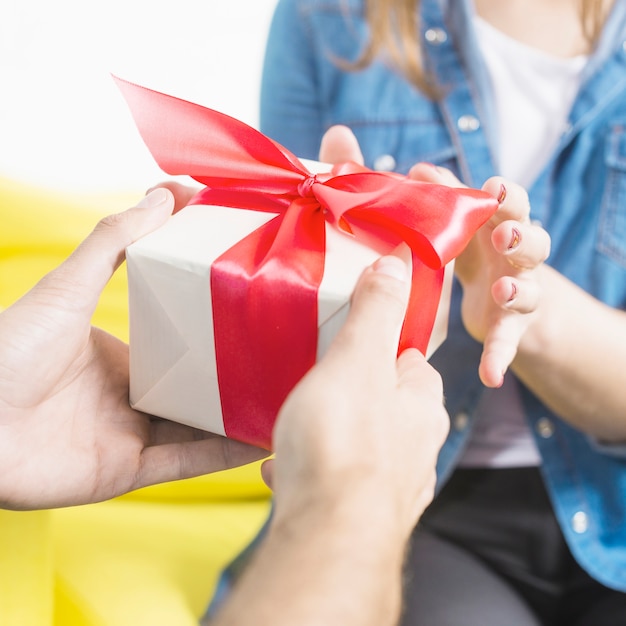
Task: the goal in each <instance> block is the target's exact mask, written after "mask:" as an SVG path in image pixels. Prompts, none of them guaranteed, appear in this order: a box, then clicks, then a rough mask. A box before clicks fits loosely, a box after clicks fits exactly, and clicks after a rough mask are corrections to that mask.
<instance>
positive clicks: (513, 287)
mask: <svg viewBox="0 0 626 626" xmlns="http://www.w3.org/2000/svg"><path fill="white" fill-rule="evenodd" d="M515 298H517V285H516V284H515V283H511V295H510V296H509V299H508V300H507V301H506V303H507V304H511V302H513V300H515Z"/></svg>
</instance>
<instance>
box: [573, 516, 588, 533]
mask: <svg viewBox="0 0 626 626" xmlns="http://www.w3.org/2000/svg"><path fill="white" fill-rule="evenodd" d="M588 527H589V520H588V518H587V514H586V513H585V512H584V511H577V512H576V513H574V515H573V516H572V530H573V531H574V532H575V533H578V534H579V535H580V534H582V533H584V532H586V531H587V528H588Z"/></svg>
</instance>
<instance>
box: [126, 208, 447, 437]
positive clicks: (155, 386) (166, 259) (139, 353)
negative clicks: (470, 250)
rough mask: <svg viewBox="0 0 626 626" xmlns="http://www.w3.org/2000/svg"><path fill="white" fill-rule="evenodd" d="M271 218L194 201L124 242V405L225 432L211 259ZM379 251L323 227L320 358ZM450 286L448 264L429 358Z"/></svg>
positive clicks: (439, 336)
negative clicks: (127, 363) (126, 367)
mask: <svg viewBox="0 0 626 626" xmlns="http://www.w3.org/2000/svg"><path fill="white" fill-rule="evenodd" d="M274 216H275V214H272V213H264V212H260V211H251V210H245V209H233V208H227V207H221V206H203V205H191V206H188V207H186V208H185V209H183V210H182V211H180V212H179V213H177V214H176V215H174V216H172V217H171V218H170V219H169V220H168V221H167V223H166V224H164V225H163V226H162V227H160V228H159V229H157V230H156V231H154V232H152V233H150V234H148V235H147V236H145V237H143V238H142V239H140V240H139V241H137V242H135V243H134V244H132V245H131V246H129V247H128V249H127V251H126V264H127V271H128V286H129V312H130V403H131V405H132V406H133V407H134V408H135V409H138V410H140V411H143V412H146V413H150V414H152V415H156V416H159V417H163V418H166V419H169V420H173V421H176V422H180V423H183V424H187V425H189V426H194V427H196V428H200V429H203V430H206V431H210V432H212V433H216V434H219V435H226V432H225V428H224V421H223V418H222V409H221V402H220V390H219V386H218V378H217V364H216V357H215V344H214V337H213V322H212V303H211V286H210V271H211V265H212V263H213V262H214V261H215V260H216V259H217V258H218V257H219V256H220V255H221V254H223V253H224V252H225V251H226V250H228V249H230V248H231V247H232V246H233V245H234V244H235V243H237V242H238V241H240V240H241V239H243V238H244V237H245V236H247V235H248V234H249V233H251V232H252V231H254V230H256V229H257V228H259V227H260V226H261V225H262V224H264V223H265V222H267V221H269V220H270V219H272V218H273V217H274ZM379 256H380V253H379V252H377V251H375V250H373V249H372V248H369V247H367V246H366V245H364V244H362V243H360V242H359V241H358V240H356V239H355V238H354V237H350V236H348V235H345V234H343V233H342V232H340V231H338V230H337V229H336V228H334V227H333V226H330V225H329V224H326V255H325V265H324V274H323V279H322V282H321V285H320V287H319V290H318V326H319V327H318V352H317V355H318V358H320V357H321V356H322V355H323V354H324V353H325V351H326V349H327V348H328V346H329V344H330V342H331V341H332V339H333V337H334V336H335V334H336V333H337V331H338V330H339V328H340V327H341V326H342V324H343V323H344V321H345V319H346V316H347V313H348V309H349V301H350V296H351V294H352V291H353V290H354V287H355V285H356V282H357V280H358V278H359V276H360V275H361V273H362V272H363V270H364V269H365V268H366V267H367V266H369V265H371V264H372V263H373V262H374V261H375V260H376V259H377V258H378V257H379ZM451 284H452V263H449V264H448V266H446V278H445V280H444V286H443V289H442V294H441V298H440V302H439V309H438V313H437V318H436V321H435V325H434V328H433V331H432V335H431V338H430V343H429V345H428V350H427V356H430V355H431V354H432V352H434V350H435V349H436V348H437V347H438V346H439V345H440V344H441V343H442V341H443V340H444V339H445V337H446V332H447V325H448V311H449V302H450V291H451ZM241 393H244V394H245V389H242V390H241ZM244 419H247V418H244Z"/></svg>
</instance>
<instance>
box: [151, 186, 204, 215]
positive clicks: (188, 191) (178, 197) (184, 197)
mask: <svg viewBox="0 0 626 626" xmlns="http://www.w3.org/2000/svg"><path fill="white" fill-rule="evenodd" d="M155 189H168V190H169V191H171V192H172V194H173V195H174V213H176V212H177V211H180V210H181V209H182V208H184V207H186V206H187V205H188V204H189V202H190V201H191V199H192V198H193V197H194V196H195V195H196V194H197V193H198V191H200V187H191V186H189V185H183V184H182V183H178V182H176V181H174V180H166V181H163V182H162V183H159V184H158V185H155V186H154V187H150V189H148V191H147V192H146V194H150V193H151V192H153V191H154V190H155Z"/></svg>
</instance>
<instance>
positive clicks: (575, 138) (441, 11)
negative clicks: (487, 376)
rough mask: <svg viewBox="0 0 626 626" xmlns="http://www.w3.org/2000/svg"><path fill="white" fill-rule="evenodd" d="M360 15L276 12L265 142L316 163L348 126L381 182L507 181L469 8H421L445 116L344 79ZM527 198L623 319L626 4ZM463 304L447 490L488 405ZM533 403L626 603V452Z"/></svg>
mask: <svg viewBox="0 0 626 626" xmlns="http://www.w3.org/2000/svg"><path fill="white" fill-rule="evenodd" d="M362 10H363V7H362V2H360V1H359V0H348V1H346V0H279V2H278V6H277V9H276V13H275V16H274V20H273V23H272V27H271V32H270V37H269V43H268V47H267V54H266V61H265V69H264V76H263V84H262V98H261V130H262V131H263V132H264V133H266V134H267V135H269V136H270V137H272V138H273V139H275V140H277V141H278V142H280V143H282V144H283V145H285V146H287V147H288V148H289V149H290V150H292V151H293V152H294V153H295V154H297V155H299V156H301V157H306V158H317V156H318V150H319V143H320V139H321V136H322V134H323V133H324V131H325V130H326V129H327V128H328V127H329V126H331V125H333V124H345V125H347V126H349V127H350V128H352V130H353V131H354V132H355V134H356V136H357V138H358V140H359V142H360V145H361V148H362V150H363V153H364V156H365V161H366V165H368V166H369V167H371V168H374V169H395V170H396V171H400V172H407V171H408V169H409V168H410V167H411V166H412V165H413V164H414V163H416V162H418V161H430V162H433V163H436V164H439V165H443V166H445V167H448V168H450V169H452V170H453V171H454V172H455V173H456V174H457V175H458V176H459V177H460V178H461V179H462V180H463V181H464V182H465V183H466V184H468V185H470V186H473V187H480V186H481V185H482V183H483V182H484V181H485V180H486V179H487V178H489V177H490V176H492V175H494V174H496V173H497V172H498V167H497V163H498V154H497V153H496V148H495V147H494V144H495V143H496V142H494V141H493V138H494V137H497V133H498V129H497V128H496V127H495V126H494V124H493V122H492V120H493V119H495V118H494V117H493V116H492V115H491V108H492V106H493V105H492V98H491V94H490V88H489V82H488V80H487V74H486V70H485V67H484V63H483V61H482V59H481V57H480V53H479V50H478V47H477V45H476V41H475V38H474V37H475V36H474V33H473V31H472V30H471V26H470V25H471V14H472V11H473V6H472V4H471V2H470V1H469V0H449V1H448V2H446V1H444V0H422V8H421V14H422V15H421V34H422V40H423V42H424V51H425V57H426V63H427V67H428V68H429V69H430V71H432V72H433V73H434V74H435V75H436V77H437V79H438V83H439V84H440V85H443V86H444V88H445V97H444V98H443V99H442V100H441V101H440V102H432V101H430V100H428V99H426V98H425V97H423V96H422V95H421V94H420V93H419V92H418V91H417V90H416V89H415V88H414V87H412V86H411V85H410V84H409V83H408V82H407V81H406V80H404V79H403V77H402V76H401V75H399V74H398V73H397V72H395V71H393V70H390V69H389V67H387V66H386V65H385V63H384V62H382V61H378V62H376V63H374V64H373V65H371V66H369V67H368V68H366V69H365V70H362V71H354V72H347V71H343V70H342V69H340V67H338V65H337V63H336V59H347V60H354V59H356V58H357V56H358V53H359V51H360V50H361V49H362V45H363V42H364V41H365V38H366V36H367V28H366V24H365V21H364V18H363V13H362ZM529 194H530V199H531V205H532V217H533V218H534V219H538V220H540V221H541V222H542V224H543V225H544V227H545V228H546V229H547V230H548V231H549V233H550V235H551V237H552V253H551V258H550V261H549V262H550V263H551V264H552V265H553V266H554V267H555V268H556V269H558V270H559V271H560V272H561V273H562V274H564V275H565V276H567V277H568V278H570V279H571V280H572V281H574V282H575V283H577V284H578V285H580V286H581V287H583V288H584V289H585V290H586V291H588V292H589V293H591V294H592V295H593V296H595V297H596V298H598V299H599V300H602V301H603V302H605V303H607V304H609V305H610V306H612V307H616V308H620V309H625V308H626V2H616V3H615V8H614V9H613V12H612V14H611V17H610V19H609V22H608V23H607V25H606V27H605V29H604V33H603V36H602V38H601V41H600V42H599V45H598V46H597V50H596V52H595V53H594V54H593V56H592V58H591V60H590V62H589V64H588V67H587V69H586V74H585V77H584V80H583V86H582V88H581V90H580V93H579V94H578V97H577V99H576V101H575V103H574V105H573V108H572V110H571V113H570V115H569V124H568V127H567V129H566V131H565V132H564V134H563V136H562V139H561V143H560V145H559V147H558V149H557V150H556V152H555V153H554V155H553V156H552V158H551V159H550V162H549V163H548V165H547V166H546V167H545V169H544V171H543V172H542V173H541V174H540V176H539V177H538V178H537V180H536V181H535V182H534V184H533V185H532V188H531V189H530V190H529ZM459 301H460V294H459V289H458V286H457V287H456V288H455V293H454V299H453V305H452V315H451V322H450V330H449V339H448V340H447V341H446V342H445V344H444V345H443V347H442V348H441V349H440V350H439V351H438V352H437V353H436V354H435V356H434V357H433V358H432V363H433V364H434V365H435V367H436V368H437V369H438V370H439V371H440V372H441V374H442V376H443V378H444V385H445V392H446V398H447V407H448V410H449V412H450V415H451V418H452V430H451V433H450V436H449V438H448V440H447V442H446V444H445V446H444V448H443V450H442V452H441V455H440V459H439V468H438V469H439V476H440V484H441V483H443V482H444V481H445V479H446V477H447V476H449V474H450V472H451V471H452V469H453V468H454V467H455V465H456V462H457V460H458V459H459V456H460V454H461V452H462V450H463V447H464V446H465V444H466V443H467V441H468V438H469V435H470V432H471V429H472V423H473V420H474V411H475V407H476V405H477V402H478V400H479V398H480V396H481V394H482V393H483V392H484V388H483V387H482V386H481V384H480V381H479V379H478V375H477V370H478V361H479V356H480V352H481V346H480V345H479V344H477V343H476V342H475V341H473V340H472V339H471V338H470V337H469V336H468V335H467V333H466V332H465V331H464V329H463V326H462V324H461V321H460V315H459ZM588 323H589V324H592V323H593V320H588ZM615 367H622V369H624V364H621V365H620V364H618V363H616V364H615ZM625 382H626V377H625ZM522 393H523V398H524V404H525V409H526V415H527V419H528V423H529V427H530V428H531V430H532V432H533V433H534V435H535V439H536V442H537V446H538V448H539V451H540V453H541V456H542V460H543V462H542V473H543V476H544V479H545V482H546V486H547V488H548V490H549V493H550V495H551V498H552V502H553V505H554V510H555V513H556V515H557V518H558V519H559V521H560V524H561V527H562V529H563V533H564V535H565V538H566V540H567V542H568V544H569V546H570V548H571V550H572V553H573V554H574V556H575V557H576V559H577V560H578V561H579V563H580V564H581V565H582V566H583V567H584V568H585V569H586V570H587V571H588V572H589V573H590V574H591V575H592V576H594V577H595V578H596V579H598V580H599V581H600V582H602V583H603V584H605V585H607V586H608V587H612V588H615V589H620V590H622V591H626V446H625V447H620V446H613V447H604V448H603V447H601V446H599V445H598V444H597V443H596V442H594V441H593V440H592V439H591V438H590V437H588V436H587V435H585V434H583V433H581V432H579V431H577V430H575V429H573V428H572V427H571V426H568V425H567V423H565V422H564V421H562V420H561V419H559V416H558V415H556V414H554V413H553V412H551V411H550V410H549V409H548V408H547V407H545V406H544V405H543V404H542V403H541V402H540V401H539V400H538V399H537V398H536V397H534V396H533V394H531V393H530V392H529V391H528V390H526V389H523V391H522ZM624 411H625V412H626V392H625V396H624Z"/></svg>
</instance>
